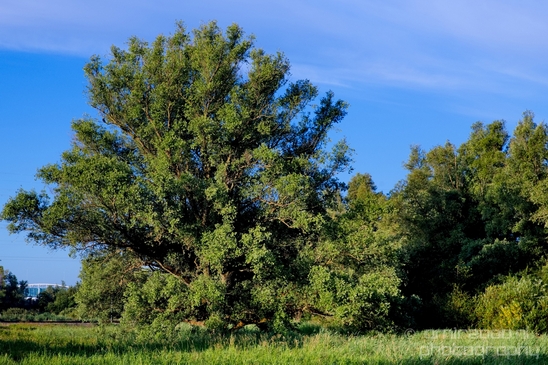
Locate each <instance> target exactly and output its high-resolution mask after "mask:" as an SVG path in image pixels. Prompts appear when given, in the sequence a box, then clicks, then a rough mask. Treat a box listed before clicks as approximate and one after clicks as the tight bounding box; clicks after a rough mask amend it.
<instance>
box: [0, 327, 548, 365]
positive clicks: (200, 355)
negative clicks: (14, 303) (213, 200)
mask: <svg viewBox="0 0 548 365" xmlns="http://www.w3.org/2000/svg"><path fill="white" fill-rule="evenodd" d="M188 363H192V364H364V363H365V364H546V363H548V337H546V336H536V335H534V334H532V333H528V332H524V331H523V332H521V331H479V330H468V331H459V330H456V331H422V332H419V333H413V332H412V331H408V333H406V334H403V335H380V334H379V335H368V336H347V335H342V334H337V333H333V332H328V331H325V330H322V329H321V328H320V327H314V326H311V325H308V326H302V327H301V329H300V331H299V332H298V333H293V334H291V335H286V336H281V335H276V336H271V335H267V334H264V333H261V332H258V331H255V330H253V329H249V330H243V331H240V332H239V333H235V334H232V335H224V336H221V335H214V334H210V333H207V332H205V331H202V330H190V329H189V328H182V329H181V330H179V331H178V332H177V333H175V334H172V335H170V336H169V338H162V337H161V336H159V337H157V338H145V337H142V336H139V335H137V334H135V333H132V332H123V331H122V330H121V329H120V328H118V327H116V326H110V327H89V326H88V327H84V326H74V325H72V326H71V325H38V324H11V325H0V364H2V365H4V364H188Z"/></svg>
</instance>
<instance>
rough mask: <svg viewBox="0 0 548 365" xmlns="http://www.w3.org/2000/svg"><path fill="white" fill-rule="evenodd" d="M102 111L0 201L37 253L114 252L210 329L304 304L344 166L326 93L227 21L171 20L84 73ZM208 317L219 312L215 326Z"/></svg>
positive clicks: (276, 317) (277, 315) (336, 110)
mask: <svg viewBox="0 0 548 365" xmlns="http://www.w3.org/2000/svg"><path fill="white" fill-rule="evenodd" d="M85 72H86V76H87V77H88V81H89V87H88V94H89V100H90V104H91V106H92V107H94V108H95V109H96V110H97V111H98V113H99V115H100V120H99V121H96V120H91V119H83V120H77V121H75V122H73V125H72V128H73V130H74V133H75V137H74V143H73V147H72V149H71V150H69V151H67V152H65V153H64V154H63V155H62V160H61V162H60V163H58V164H52V165H48V166H45V167H43V168H42V169H41V170H40V171H39V173H38V177H39V178H40V179H42V180H43V181H44V182H45V183H47V184H50V185H51V186H52V187H53V188H54V194H53V196H52V197H49V196H47V195H46V194H45V193H36V192H33V191H20V192H19V193H18V194H17V195H16V196H15V197H14V198H12V199H11V200H10V201H9V202H8V203H7V204H6V206H5V207H4V210H3V212H2V218H3V219H6V220H8V221H9V222H10V224H9V230H10V231H11V232H27V234H28V238H29V239H31V240H34V241H36V242H38V243H40V244H43V245H48V246H50V247H54V248H55V247H67V246H68V247H72V248H75V249H77V250H84V251H92V252H95V251H104V250H107V249H110V250H122V251H128V252H131V254H132V255H135V256H137V257H138V258H139V259H140V260H141V261H142V264H143V265H146V266H149V267H151V268H153V269H155V270H160V271H162V272H164V273H169V274H170V275H173V276H174V277H175V278H177V280H179V281H180V283H181V284H182V285H183V288H184V289H182V290H183V292H184V293H183V294H184V295H183V296H181V298H185V299H184V300H182V301H181V302H180V303H178V304H177V305H175V304H172V305H171V306H169V307H166V306H159V307H157V308H151V309H154V310H155V313H160V312H162V311H166V310H167V311H174V312H176V313H179V315H180V316H182V317H183V318H188V319H193V320H208V319H210V318H215V319H219V320H220V321H221V323H223V326H225V327H226V326H231V325H238V324H240V323H254V322H259V321H263V320H267V321H268V322H269V323H272V324H274V325H277V324H280V325H284V324H285V323H287V320H288V318H290V317H291V315H292V313H294V312H295V311H297V310H298V309H299V307H302V306H303V305H304V304H303V298H302V294H301V293H302V292H303V290H302V288H303V287H305V286H306V285H307V280H308V274H309V267H308V266H307V265H308V262H309V260H307V259H305V258H303V256H302V253H303V249H304V248H305V247H306V248H308V247H310V246H311V245H312V246H313V245H314V244H315V242H316V237H317V233H318V232H319V230H320V227H321V225H322V223H323V222H324V221H325V219H327V215H326V207H328V206H329V205H330V204H331V201H332V199H333V198H334V197H335V196H336V194H337V192H338V191H339V190H340V188H341V184H340V183H339V182H338V181H337V180H336V179H335V175H336V174H337V173H339V172H341V171H344V170H345V169H346V168H347V165H348V163H349V159H348V156H347V147H346V145H345V143H344V142H341V143H337V144H335V146H334V148H333V151H332V152H331V153H328V152H326V151H325V150H324V147H325V146H326V143H327V134H328V132H329V131H330V130H331V127H332V126H333V125H334V124H336V123H338V122H340V121H341V119H342V118H343V117H344V115H345V114H346V107H347V106H346V104H345V103H344V102H342V101H340V100H335V99H334V96H333V94H332V93H327V94H326V96H325V97H323V98H321V99H320V100H319V101H317V104H316V106H314V107H312V106H311V103H312V102H313V101H314V100H316V98H317V96H318V91H317V89H316V88H315V87H314V86H313V85H312V84H311V83H310V82H308V81H306V80H304V81H296V82H289V79H288V76H289V62H288V61H287V59H285V57H284V56H283V55H282V54H280V53H278V54H276V55H268V54H266V53H265V52H264V51H262V50H260V49H257V48H254V47H253V39H252V38H245V37H244V36H243V31H242V30H241V29H240V28H239V27H238V26H236V25H233V26H230V27H228V28H227V30H226V33H225V34H223V33H222V32H221V30H220V29H219V28H218V27H217V25H216V24H215V23H210V24H207V25H204V26H202V27H201V28H200V29H198V30H195V31H194V32H193V34H192V36H191V35H190V34H189V33H187V32H186V31H185V29H184V28H183V26H182V25H178V27H177V29H176V30H175V32H174V34H173V35H172V36H169V37H165V36H159V37H158V38H157V39H156V40H155V41H154V42H153V43H152V44H151V45H148V44H147V43H146V42H143V41H140V40H138V39H137V38H131V39H130V40H129V44H128V49H127V50H122V49H120V48H117V47H113V48H112V55H111V59H110V61H109V62H108V63H106V64H105V63H103V61H102V60H101V59H100V58H99V57H93V58H92V59H91V61H90V63H89V64H88V65H87V66H86V67H85ZM215 321H216V322H217V320H215Z"/></svg>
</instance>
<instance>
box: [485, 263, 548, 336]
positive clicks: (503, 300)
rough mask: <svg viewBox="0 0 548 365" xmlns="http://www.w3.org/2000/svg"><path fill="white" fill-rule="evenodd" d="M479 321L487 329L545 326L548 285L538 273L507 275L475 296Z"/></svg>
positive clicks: (537, 329)
mask: <svg viewBox="0 0 548 365" xmlns="http://www.w3.org/2000/svg"><path fill="white" fill-rule="evenodd" d="M475 312H476V315H477V318H478V325H479V326H480V327H481V328H487V329H528V330H532V331H535V332H541V333H546V332H547V330H548V288H547V287H546V284H544V282H543V280H541V279H540V278H539V276H538V275H533V274H525V275H523V276H521V277H518V276H508V277H506V278H505V279H504V281H503V282H502V283H500V284H496V285H491V286H489V287H487V289H486V290H485V292H484V293H482V294H480V295H479V296H478V301H477V306H476V311H475Z"/></svg>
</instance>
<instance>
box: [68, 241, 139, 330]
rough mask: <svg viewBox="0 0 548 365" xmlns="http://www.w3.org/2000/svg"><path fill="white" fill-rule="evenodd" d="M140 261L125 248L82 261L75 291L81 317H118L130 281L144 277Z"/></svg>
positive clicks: (101, 318) (107, 318)
mask: <svg viewBox="0 0 548 365" xmlns="http://www.w3.org/2000/svg"><path fill="white" fill-rule="evenodd" d="M141 265H142V263H141V261H140V260H139V259H137V258H136V257H135V256H134V255H132V254H131V253H128V252H120V251H114V252H106V253H104V254H99V255H91V256H88V257H87V258H86V259H85V260H83V261H82V270H81V272H80V279H81V283H80V285H79V287H78V290H77V291H76V293H75V296H74V301H75V302H76V303H77V313H78V315H79V317H80V318H82V319H85V320H99V321H100V322H106V321H112V320H113V319H119V318H120V317H121V315H122V311H123V309H124V293H125V291H126V288H127V286H128V285H129V284H130V283H134V282H139V280H144V279H143V277H142V276H143V275H142V271H143V269H142V267H141Z"/></svg>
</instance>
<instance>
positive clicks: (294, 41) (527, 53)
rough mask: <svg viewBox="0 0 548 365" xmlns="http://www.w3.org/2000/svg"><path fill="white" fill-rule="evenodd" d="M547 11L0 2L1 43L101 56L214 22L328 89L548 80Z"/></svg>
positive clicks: (464, 6) (500, 5) (417, 5)
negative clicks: (183, 26) (279, 55)
mask: <svg viewBox="0 0 548 365" xmlns="http://www.w3.org/2000/svg"><path fill="white" fill-rule="evenodd" d="M547 15H548V4H547V5H544V4H543V3H539V2H533V1H530V0H521V1H516V0H484V1H481V2H478V1H472V0H459V1H453V0H438V1H427V0H407V1H403V0H384V1H376V0H339V1H337V2H331V1H316V2H310V1H304V0H293V1H286V0H281V1H278V2H257V1H251V0H236V1H231V2H226V1H222V0H203V1H201V2H199V3H198V2H195V1H192V2H191V1H172V0H159V1H156V2H154V3H152V2H147V1H129V0H121V1H116V2H107V1H106V0H96V1H94V2H84V1H75V0H50V1H47V2H44V1H36V0H4V1H3V2H1V3H0V47H2V48H7V49H17V50H26V51H35V52H42V51H46V52H60V53H70V54H77V55H82V56H89V55H91V54H94V53H99V54H106V53H107V52H108V48H109V46H110V45H111V44H118V45H120V44H123V42H125V40H126V39H127V37H128V36H130V35H138V36H141V37H144V38H145V39H152V38H153V37H154V36H155V35H156V34H158V33H162V32H163V33H169V32H170V30H171V29H173V24H174V22H175V20H177V19H180V20H183V21H185V22H186V23H187V24H188V26H189V27H190V28H193V27H196V26H197V25H199V24H200V23H202V22H207V21H209V20H212V19H217V20H219V22H220V24H221V25H223V26H224V25H228V24H230V23H232V22H233V21H235V22H238V23H239V24H241V25H243V26H244V29H246V31H248V32H250V33H255V34H257V44H258V45H259V46H263V47H265V48H267V50H268V51H276V50H278V49H282V50H285V51H286V53H287V54H288V56H289V57H290V59H291V60H292V62H293V64H294V67H293V74H294V75H295V76H296V77H299V78H300V77H307V78H310V79H313V80H314V81H316V82H319V83H322V84H325V85H328V86H331V85H332V86H339V87H348V88H355V87H359V85H360V84H362V83H376V84H386V85H388V86H394V85H398V86H400V87H406V88H408V87H417V88H427V89H433V90H466V89H477V88H483V89H484V90H500V89H501V88H502V89H503V88H504V85H507V84H508V83H510V82H515V80H518V79H519V80H522V81H523V82H528V83H536V84H544V83H546V78H545V77H542V75H543V74H545V73H544V71H545V68H544V65H543V63H544V62H543V60H544V58H545V57H546V56H548V47H547V46H548V38H546V37H545V34H547V32H548V22H545V20H544V19H545V18H546V16H547ZM533 75H534V76H533ZM539 75H540V76H539ZM542 80H544V81H542Z"/></svg>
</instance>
